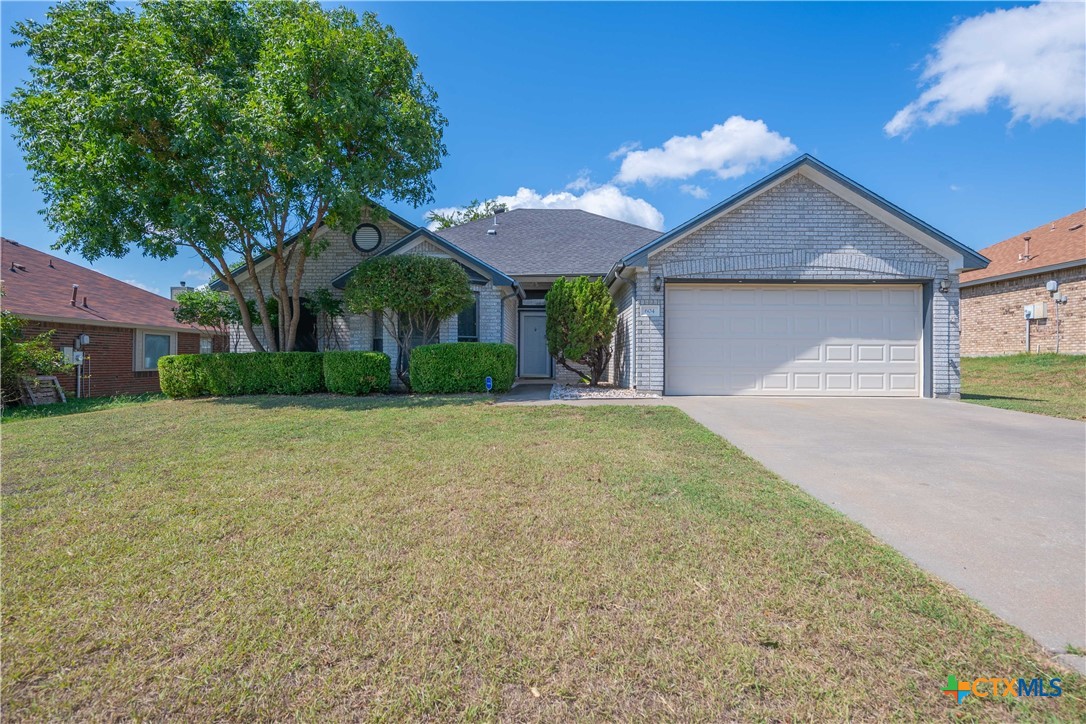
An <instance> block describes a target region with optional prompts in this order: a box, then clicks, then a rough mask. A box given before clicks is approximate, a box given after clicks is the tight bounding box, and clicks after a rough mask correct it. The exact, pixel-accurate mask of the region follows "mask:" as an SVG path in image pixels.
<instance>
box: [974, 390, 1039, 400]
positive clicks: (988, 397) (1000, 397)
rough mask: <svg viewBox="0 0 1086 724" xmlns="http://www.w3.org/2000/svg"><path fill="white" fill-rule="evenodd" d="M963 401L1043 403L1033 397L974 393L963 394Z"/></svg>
mask: <svg viewBox="0 0 1086 724" xmlns="http://www.w3.org/2000/svg"><path fill="white" fill-rule="evenodd" d="M962 399H963V400H977V401H980V402H985V401H990V400H1008V401H1011V402H1044V400H1038V399H1037V398H1035V397H1006V396H1004V395H981V394H977V393H975V392H963V393H962Z"/></svg>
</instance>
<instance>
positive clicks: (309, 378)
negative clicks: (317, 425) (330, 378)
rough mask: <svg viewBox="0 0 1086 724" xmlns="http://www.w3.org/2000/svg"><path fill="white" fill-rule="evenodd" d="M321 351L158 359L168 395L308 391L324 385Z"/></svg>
mask: <svg viewBox="0 0 1086 724" xmlns="http://www.w3.org/2000/svg"><path fill="white" fill-rule="evenodd" d="M321 357H322V355H321V353H319V352H253V353H251V354H230V353H224V354H178V355H170V356H168V357H162V358H160V359H159V361H158V381H159V386H160V387H161V388H162V392H163V393H164V394H165V395H166V396H167V397H200V396H203V395H213V396H215V397H228V396H231V395H304V394H307V393H309V392H320V391H321V390H323V389H324V369H323V365H322V360H321Z"/></svg>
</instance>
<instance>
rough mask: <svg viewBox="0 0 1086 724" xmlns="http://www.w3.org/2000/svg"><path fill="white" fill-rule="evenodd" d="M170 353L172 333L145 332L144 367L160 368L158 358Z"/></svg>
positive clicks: (149, 368)
mask: <svg viewBox="0 0 1086 724" xmlns="http://www.w3.org/2000/svg"><path fill="white" fill-rule="evenodd" d="M169 353H170V335H168V334H145V335H143V369H145V370H156V369H158V358H159V357H165V356H166V355H168V354H169Z"/></svg>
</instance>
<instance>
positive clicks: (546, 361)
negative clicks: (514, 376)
mask: <svg viewBox="0 0 1086 724" xmlns="http://www.w3.org/2000/svg"><path fill="white" fill-rule="evenodd" d="M520 375H521V377H550V376H551V356H550V353H549V352H547V313H546V312H545V311H543V310H542V309H540V310H534V309H533V310H531V311H524V312H521V313H520Z"/></svg>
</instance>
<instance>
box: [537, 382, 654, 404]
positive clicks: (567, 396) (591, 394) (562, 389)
mask: <svg viewBox="0 0 1086 724" xmlns="http://www.w3.org/2000/svg"><path fill="white" fill-rule="evenodd" d="M659 396H660V395H657V394H656V393H654V392H640V391H638V390H629V389H626V388H623V387H588V386H583V385H554V386H553V387H551V399H552V400H599V399H611V400H623V399H636V398H641V397H659Z"/></svg>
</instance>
